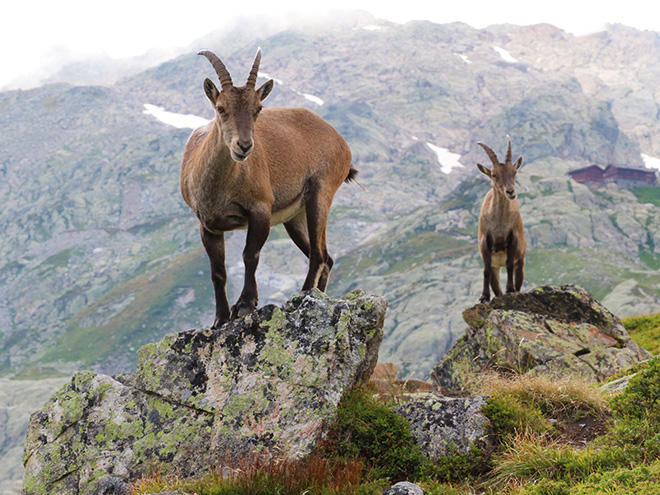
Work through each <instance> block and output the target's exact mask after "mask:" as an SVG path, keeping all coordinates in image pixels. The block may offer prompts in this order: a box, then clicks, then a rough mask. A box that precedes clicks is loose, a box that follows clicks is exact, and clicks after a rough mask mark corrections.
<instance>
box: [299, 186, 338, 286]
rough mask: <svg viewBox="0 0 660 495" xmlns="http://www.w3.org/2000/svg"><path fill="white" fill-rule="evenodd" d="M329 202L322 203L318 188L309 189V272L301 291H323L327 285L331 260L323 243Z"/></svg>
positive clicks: (307, 213) (307, 208)
mask: <svg viewBox="0 0 660 495" xmlns="http://www.w3.org/2000/svg"><path fill="white" fill-rule="evenodd" d="M331 199H332V198H331ZM330 202H331V201H330ZM330 202H326V201H323V198H322V197H321V196H320V194H319V188H318V187H310V190H309V193H308V197H307V201H306V203H305V213H306V215H307V235H308V238H309V270H308V272H307V277H306V278H305V283H304V284H303V287H302V290H310V289H313V288H315V287H317V288H319V289H320V290H325V288H326V285H327V283H328V276H329V275H330V268H331V267H332V258H331V257H330V255H329V254H328V249H327V246H326V242H325V229H326V225H327V223H328V212H329V210H330V204H329V203H330ZM326 203H328V204H326Z"/></svg>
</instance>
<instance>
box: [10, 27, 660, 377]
mask: <svg viewBox="0 0 660 495" xmlns="http://www.w3.org/2000/svg"><path fill="white" fill-rule="evenodd" d="M255 32H256V31H255ZM202 44H203V46H205V47H210V48H211V49H214V50H215V51H216V52H217V53H218V54H219V55H220V56H221V57H222V58H223V60H224V62H225V63H226V64H227V66H228V68H229V70H230V72H231V73H232V75H233V77H234V79H235V80H236V81H241V80H242V79H243V78H245V77H246V76H247V73H248V70H249V64H250V63H251V61H252V57H253V55H254V51H255V47H256V46H257V45H260V46H261V47H262V49H263V51H264V58H263V60H262V65H261V71H262V76H264V77H266V75H267V76H268V77H273V78H276V79H277V81H278V84H276V87H275V90H274V91H273V94H272V95H271V96H270V97H269V98H268V100H266V105H268V106H274V105H287V106H293V105H295V106H306V107H308V108H311V109H312V110H314V111H316V112H317V113H319V114H320V115H321V116H323V117H324V118H326V119H327V120H329V121H330V122H331V123H332V124H333V125H334V126H335V127H336V128H337V129H339V130H340V131H341V132H342V133H343V134H344V136H345V137H346V139H347V140H348V142H349V144H350V146H351V149H352V150H353V153H354V162H355V165H356V167H357V168H358V169H359V170H360V176H359V180H360V183H361V184H362V185H363V186H364V190H362V189H360V188H359V187H355V186H343V187H342V188H341V189H340V191H339V193H338V194H337V196H336V198H335V204H334V207H333V211H332V214H331V218H330V224H329V229H328V239H329V247H330V250H331V253H332V254H333V256H334V257H335V259H336V264H335V269H334V271H333V275H332V279H331V282H330V287H329V292H330V293H331V294H333V295H340V294H342V293H344V292H346V291H348V290H349V289H351V288H353V287H356V286H360V287H363V288H365V289H367V290H369V291H375V292H378V293H381V294H383V295H384V296H385V297H386V298H387V299H388V300H389V302H390V306H389V312H388V318H387V322H386V327H385V333H386V336H385V340H384V343H383V346H382V350H381V360H390V361H395V362H397V363H399V364H400V365H402V368H403V369H404V372H405V373H406V374H409V375H412V374H416V375H419V376H425V375H426V373H427V372H428V371H429V370H430V369H431V367H432V366H434V365H435V364H437V362H438V361H439V359H440V357H441V356H442V355H443V354H444V353H445V352H446V350H447V349H448V348H449V347H450V346H451V344H452V343H453V342H454V341H455V340H456V339H457V338H458V336H460V334H461V333H462V332H463V330H464V324H463V322H462V320H461V317H460V313H461V311H462V309H464V308H465V307H467V306H469V305H471V304H473V303H474V302H475V301H476V300H477V299H478V297H479V293H480V287H481V270H482V267H481V261H480V259H479V256H478V253H477V249H476V223H477V218H478V212H479V206H480V203H481V198H482V197H483V196H484V195H485V193H486V191H487V190H488V187H489V184H488V181H487V179H486V178H485V177H483V176H482V175H480V174H478V172H477V171H476V167H475V166H474V164H475V163H476V162H477V161H479V162H483V161H484V159H486V157H485V155H484V154H483V152H482V151H481V150H480V148H479V147H478V146H476V142H477V141H484V142H486V143H487V144H489V145H490V146H491V147H493V149H495V150H496V151H498V152H499V153H503V151H504V146H505V142H506V141H505V136H506V134H509V135H511V137H512V140H513V152H514V154H516V155H517V154H523V155H524V157H525V165H524V166H523V168H522V170H521V172H520V174H519V190H520V193H521V194H520V204H521V211H522V216H523V221H524V223H525V232H526V236H527V239H528V242H529V253H528V267H527V280H526V283H525V286H524V288H525V289H528V288H530V287H532V286H534V285H539V284H544V283H553V284H561V283H576V284H579V285H582V286H583V287H585V289H587V290H589V291H591V292H593V293H594V294H595V295H596V296H597V297H599V298H601V299H603V301H604V302H605V304H606V306H608V307H609V308H610V309H611V310H613V311H614V312H615V313H617V314H619V315H620V316H626V315H629V314H635V313H639V312H657V311H660V275H658V272H657V269H658V267H659V266H660V208H659V206H658V204H657V203H654V202H647V201H646V200H645V199H644V198H645V197H648V191H647V192H646V193H645V194H646V195H647V196H642V194H641V193H639V191H637V195H635V192H634V191H632V192H631V191H628V190H626V189H625V188H624V187H623V186H622V187H619V186H616V185H609V186H607V187H603V188H602V189H600V190H590V189H588V188H587V187H585V186H583V185H579V184H577V183H574V182H572V181H571V180H570V179H569V178H568V177H567V176H566V172H568V171H569V170H572V169H576V168H579V167H583V166H587V165H590V164H592V163H597V164H600V165H608V164H617V165H626V166H642V165H643V158H642V153H644V154H645V155H648V156H650V157H657V156H660V143H657V142H656V139H655V138H654V136H655V135H657V132H656V131H657V127H658V125H659V123H658V117H657V108H658V102H657V99H656V96H655V95H657V94H659V92H658V84H660V83H659V82H658V81H660V79H658V78H657V77H653V76H654V74H655V73H656V71H657V67H660V64H659V62H660V50H659V49H658V46H660V43H659V42H658V36H657V34H655V33H648V32H644V33H642V32H638V31H635V30H631V29H629V28H625V27H622V26H613V27H612V28H610V29H609V30H608V31H607V32H604V33H599V34H596V35H591V36H586V37H579V38H576V37H573V36H571V35H569V34H567V33H564V32H563V31H561V30H558V29H556V28H554V27H552V26H547V25H539V26H528V27H516V26H493V27H490V28H488V29H485V30H476V29H473V28H470V27H469V26H467V25H464V24H460V23H456V24H447V25H436V24H432V23H428V22H411V23H408V24H405V25H394V24H390V23H386V22H382V21H377V20H375V19H373V18H368V17H365V16H363V15H360V16H356V17H355V18H345V19H342V21H341V22H338V23H336V24H330V23H328V24H327V25H325V26H323V27H319V26H311V27H309V28H306V29H297V30H294V29H291V30H279V31H277V30H273V31H269V32H268V34H264V35H262V36H256V35H254V34H253V33H250V32H246V31H242V32H238V33H229V34H228V33H213V34H211V35H209V36H208V37H206V38H205V39H204V40H201V41H200V47H201V46H202ZM631 53H636V54H639V57H633V56H629V54H631ZM212 75H213V71H212V68H211V67H210V65H209V64H208V62H206V61H205V60H204V59H203V58H202V57H197V56H195V55H194V54H193V53H191V54H189V55H185V56H182V57H179V58H176V59H174V60H171V61H169V62H167V63H165V64H162V65H160V66H158V67H155V68H152V69H149V70H147V71H145V72H142V73H140V74H138V75H135V76H131V77H129V78H126V79H123V80H121V81H119V82H118V83H116V84H113V85H110V86H89V87H83V86H70V85H66V84H55V85H49V86H44V87H40V88H36V89H33V90H29V91H11V92H4V93H0V108H1V109H2V110H3V111H2V113H0V119H1V122H2V124H1V125H2V128H3V133H2V135H0V151H1V152H2V156H3V157H4V158H3V160H2V163H0V177H1V178H2V181H0V197H2V202H3V209H2V211H1V212H0V226H1V227H2V229H3V230H2V231H3V232H4V233H5V235H4V236H3V237H2V239H0V252H1V253H2V256H1V257H0V301H1V302H0V332H2V333H0V374H4V375H12V376H13V375H19V376H24V377H25V376H28V377H29V376H43V375H57V374H62V373H64V374H66V373H70V372H71V371H73V370H75V369H78V368H82V367H92V368H93V369H95V370H97V371H101V372H106V373H115V372H120V371H128V370H130V369H132V367H133V366H134V363H135V361H136V359H137V348H138V347H139V346H140V345H142V344H144V343H146V342H150V341H153V340H155V339H157V338H159V337H161V336H162V335H163V334H165V333H169V332H172V331H175V330H180V329H182V328H186V327H199V326H203V325H208V324H209V323H210V322H211V315H212V312H213V300H212V291H211V283H210V280H209V275H208V269H207V261H206V259H205V255H204V253H203V250H202V249H201V245H200V242H199V239H198V232H197V224H196V221H195V219H194V217H193V214H192V212H190V211H189V210H188V208H187V207H186V206H185V205H184V204H183V201H182V200H181V198H180V194H179V192H178V174H179V164H180V159H181V153H182V151H183V147H184V144H185V141H186V139H187V136H188V135H189V133H190V130H189V129H176V128H174V127H171V126H168V125H166V124H164V123H162V122H159V121H158V120H156V119H155V118H154V117H153V116H151V115H147V114H145V113H144V107H143V105H144V104H145V103H148V104H153V105H158V106H161V107H163V108H165V109H166V110H169V111H173V112H179V113H185V114H196V115H200V116H202V117H205V118H211V116H212V111H211V108H210V106H209V104H208V101H207V100H206V97H205V96H204V94H203V91H202V89H201V83H202V81H203V79H204V78H205V77H209V76H212ZM260 80H264V79H260ZM321 103H322V104H321ZM430 145H432V146H430ZM438 148H443V149H446V150H448V151H450V152H452V153H455V154H457V155H460V156H461V158H460V164H462V165H463V166H462V167H460V166H457V165H456V164H455V163H452V164H449V163H448V162H447V159H446V158H442V160H443V161H444V163H439V162H438V155H437V154H436V152H435V151H434V150H437V149H438ZM443 156H444V155H443ZM486 163H487V159H486ZM450 165H451V166H450ZM452 167H453V168H452ZM443 168H444V169H445V170H448V169H449V168H451V172H450V173H448V174H447V173H445V172H443ZM655 191H656V194H657V190H655ZM650 194H651V197H653V195H654V191H653V190H651V191H650ZM638 196H639V198H642V199H641V200H640V199H639V198H638ZM243 236H244V233H242V232H238V233H233V234H231V235H229V236H228V237H229V241H228V246H229V248H228V267H229V274H230V287H229V292H230V299H231V298H235V296H236V291H235V288H236V287H240V286H241V284H242V266H241V259H240V258H241V254H240V253H241V250H242V243H243V238H244V237H243ZM305 272H306V260H305V258H304V256H302V255H301V254H300V253H299V252H298V250H297V249H296V248H295V247H294V246H293V244H292V243H291V242H290V240H288V238H287V237H286V234H285V233H284V230H283V229H282V228H281V227H278V228H276V229H274V230H273V232H272V233H271V237H270V239H269V241H268V242H267V244H266V247H265V249H264V251H263V253H262V256H261V261H260V267H259V270H258V280H259V284H260V285H259V287H260V295H261V298H260V302H261V304H266V303H271V302H273V303H279V302H282V301H283V300H284V299H285V298H286V297H288V296H290V295H291V294H292V293H294V292H295V291H297V290H298V289H299V287H300V286H301V284H302V281H303V278H304V274H305Z"/></svg>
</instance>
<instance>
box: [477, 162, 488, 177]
mask: <svg viewBox="0 0 660 495" xmlns="http://www.w3.org/2000/svg"><path fill="white" fill-rule="evenodd" d="M477 168H478V169H479V171H480V172H481V173H482V174H484V175H487V176H488V177H490V169H488V168H486V167H484V166H483V165H482V164H481V163H477Z"/></svg>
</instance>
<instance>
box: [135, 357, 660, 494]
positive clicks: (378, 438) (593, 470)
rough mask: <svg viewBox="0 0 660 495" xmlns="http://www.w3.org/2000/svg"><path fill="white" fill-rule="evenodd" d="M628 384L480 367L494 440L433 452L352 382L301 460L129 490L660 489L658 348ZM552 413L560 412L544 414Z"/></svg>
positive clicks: (154, 481)
mask: <svg viewBox="0 0 660 495" xmlns="http://www.w3.org/2000/svg"><path fill="white" fill-rule="evenodd" d="M638 371H639V372H638V375H637V378H635V379H633V380H632V381H631V387H630V388H629V389H628V390H627V391H626V392H624V393H623V394H621V395H619V396H618V397H617V398H615V399H612V400H611V401H609V402H608V400H607V399H606V397H605V396H604V395H603V392H601V391H600V390H599V389H597V388H596V387H594V386H593V385H590V384H586V383H582V382H579V380H575V379H570V378H566V379H563V380H556V379H555V380H548V379H547V378H543V377H533V376H526V375H522V376H514V377H501V376H500V377H497V376H491V375H488V376H484V377H482V378H483V380H480V381H479V386H480V387H481V388H480V393H488V394H489V395H490V396H491V399H490V400H489V401H488V405H487V406H485V408H484V412H485V414H486V416H487V417H488V418H489V419H490V422H491V426H490V431H489V435H491V436H495V437H496V438H497V442H496V444H495V447H494V450H489V451H479V450H478V449H474V448H473V451H472V452H470V453H469V454H462V455H454V456H449V457H447V458H443V459H438V460H435V461H431V460H430V459H428V458H426V457H425V456H424V455H423V454H422V453H421V451H420V450H419V448H418V447H417V446H416V445H415V443H414V441H413V440H412V437H411V434H410V430H409V426H408V423H407V421H406V420H405V419H403V418H402V417H400V416H398V415H397V414H396V413H395V412H394V411H393V409H392V405H391V404H388V403H383V402H382V401H381V400H380V399H377V398H376V397H374V396H372V395H371V394H370V393H368V391H367V390H364V389H358V390H355V391H353V392H352V393H350V394H349V395H348V396H347V397H345V399H344V400H343V401H342V402H341V404H340V407H339V410H338V414H337V420H336V421H335V423H334V424H333V425H332V426H331V428H330V432H329V434H328V435H327V437H326V438H325V440H324V441H323V442H322V443H321V444H320V445H319V447H318V449H317V451H316V452H315V454H314V455H312V456H310V457H308V458H306V459H303V460H302V462H283V463H273V462H270V463H269V462H264V461H263V460H262V459H252V460H248V461H246V463H245V464H244V465H241V466H234V468H238V469H235V470H234V471H233V475H232V476H231V477H224V478H223V477H222V476H221V475H220V474H219V472H212V473H210V474H208V475H206V476H204V477H202V478H199V479H196V480H178V479H176V478H161V477H158V476H155V477H150V478H149V477H147V478H145V479H144V480H142V481H140V482H139V483H136V485H135V486H134V490H133V492H132V495H143V494H146V493H155V492H160V491H165V490H176V489H180V490H184V491H187V492H188V493H197V494H198V495H248V494H250V495H260V494H264V495H265V494H275V493H278V494H282V495H300V494H303V493H304V494H307V495H338V494H345V495H381V494H382V491H383V489H384V488H387V487H389V486H391V485H392V484H393V483H394V482H396V481H399V480H404V479H405V480H408V481H412V482H415V483H417V484H419V485H420V486H422V487H423V489H424V493H426V494H427V495H441V494H443V495H444V494H449V495H473V494H474V493H486V494H492V495H494V494H499V495H557V494H567V495H572V494H574V495H596V494H601V493H621V494H624V493H639V494H646V493H649V494H654V493H658V494H660V476H659V475H660V421H658V420H657V419H658V418H660V407H659V406H658V399H660V388H658V386H657V384H658V383H660V358H658V359H656V360H655V361H652V362H650V363H648V364H647V365H646V366H645V367H643V368H640V370H638ZM610 407H611V409H612V413H613V414H614V415H615V419H616V423H612V425H611V426H610V428H609V430H608V431H607V432H606V434H604V435H603V436H601V437H599V438H596V439H595V440H593V441H591V442H590V443H589V444H588V445H586V447H584V448H576V447H574V446H572V444H570V443H567V442H566V441H565V440H562V438H563V437H562V434H561V425H562V423H563V422H565V421H568V420H574V421H581V420H582V418H584V417H586V416H594V417H595V416H598V417H600V418H601V419H602V420H603V421H606V418H607V417H608V415H609V414H610ZM550 419H553V420H555V421H556V420H557V419H559V422H558V423H557V422H555V423H553V422H551V421H549V420H550Z"/></svg>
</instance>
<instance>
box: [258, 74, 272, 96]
mask: <svg viewBox="0 0 660 495" xmlns="http://www.w3.org/2000/svg"><path fill="white" fill-rule="evenodd" d="M272 90H273V80H272V79H271V80H269V81H266V82H265V83H263V84H262V86H261V87H260V88H259V89H258V90H257V94H258V95H259V98H261V101H264V100H265V99H266V96H268V95H269V94H270V92H271V91H272Z"/></svg>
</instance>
